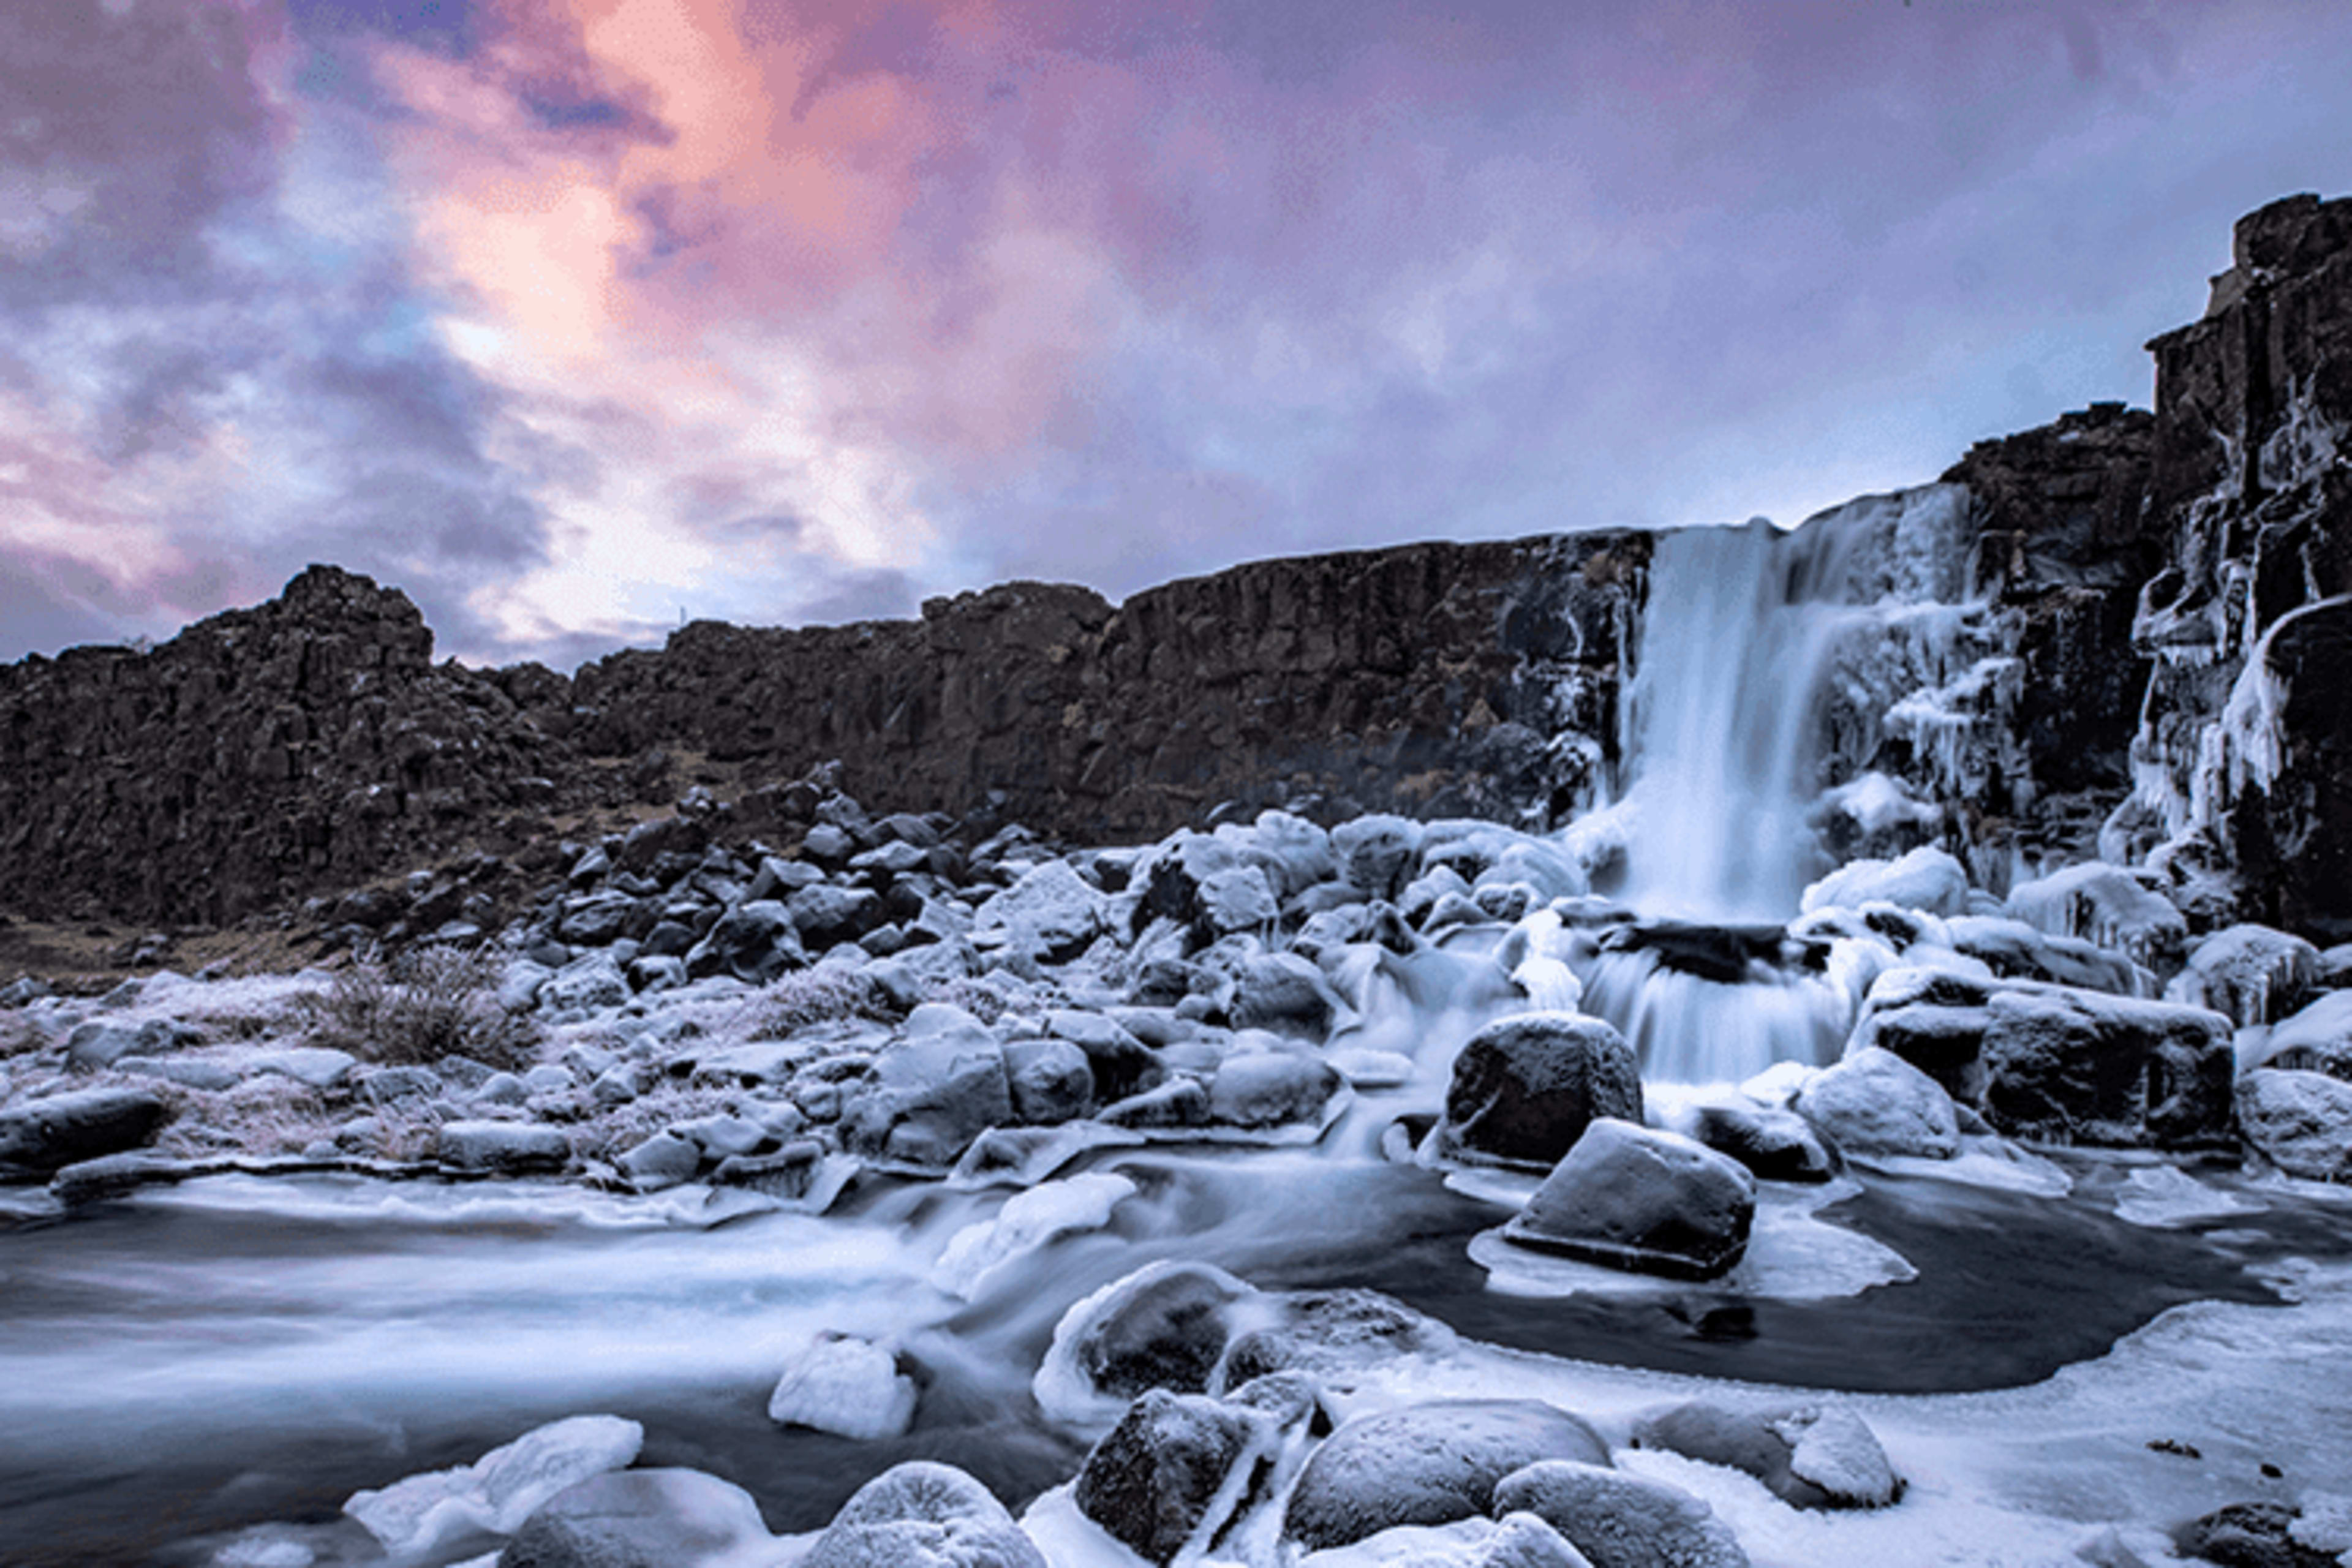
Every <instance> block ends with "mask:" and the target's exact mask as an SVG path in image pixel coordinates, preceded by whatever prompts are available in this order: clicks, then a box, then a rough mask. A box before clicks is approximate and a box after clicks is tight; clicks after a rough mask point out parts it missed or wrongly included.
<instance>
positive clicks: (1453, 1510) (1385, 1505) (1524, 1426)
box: [1283, 1399, 1609, 1552]
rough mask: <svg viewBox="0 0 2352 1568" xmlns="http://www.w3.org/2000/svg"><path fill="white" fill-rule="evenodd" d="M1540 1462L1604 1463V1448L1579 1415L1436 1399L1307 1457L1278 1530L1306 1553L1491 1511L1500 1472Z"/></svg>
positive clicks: (1362, 1424)
mask: <svg viewBox="0 0 2352 1568" xmlns="http://www.w3.org/2000/svg"><path fill="white" fill-rule="evenodd" d="M1546 1459H1574V1460H1579V1461H1580V1462H1582V1463H1585V1464H1591V1465H1601V1466H1606V1465H1607V1464H1608V1463H1609V1448H1608V1446H1607V1445H1606V1444H1604V1443H1602V1442H1601V1436H1600V1434H1599V1433H1597V1432H1595V1431H1593V1429H1592V1428H1591V1426H1588V1425H1587V1424H1586V1423H1585V1422H1584V1421H1582V1420H1580V1418H1578V1417H1577V1416H1574V1415H1570V1414H1569V1413H1568V1412H1567V1411H1565V1410H1561V1409H1559V1407H1558V1406H1556V1405H1546V1404H1544V1403H1542V1402H1541V1401H1540V1400H1534V1399H1440V1400H1432V1401H1430V1402H1429V1403H1427V1404H1424V1405H1407V1406H1405V1407H1404V1408H1402V1409H1401V1410H1391V1411H1386V1412H1384V1413H1382V1414H1381V1415H1366V1416H1360V1417H1359V1418H1357V1419H1356V1420H1353V1421H1350V1422H1349V1423H1348V1424H1347V1425H1346V1426H1342V1427H1340V1428H1339V1430H1338V1431H1336V1432H1334V1433H1332V1434H1331V1436H1329V1438H1328V1439H1327V1440H1326V1441H1325V1442H1324V1444H1323V1446H1322V1447H1319V1448H1318V1449H1316V1450H1315V1453H1314V1455H1313V1456H1312V1457H1311V1458H1308V1459H1307V1466H1306V1468H1304V1469H1303V1470H1301V1471H1300V1472H1299V1476H1298V1482H1297V1486H1295V1487H1293V1488H1292V1489H1291V1493H1290V1502H1289V1505H1288V1507H1287V1509H1286V1511H1285V1514H1284V1518H1283V1531H1284V1533H1285V1534H1286V1535H1287V1536H1288V1537H1289V1538H1290V1539H1291V1540H1292V1541H1294V1542H1297V1545H1298V1546H1299V1547H1300V1549H1302V1550H1304V1551H1307V1552H1316V1551H1322V1550H1327V1549H1328V1548H1331V1547H1338V1546H1347V1545H1350V1544H1352V1543H1354V1542H1359V1541H1361V1540H1364V1539H1365V1538H1366V1537H1368V1536H1371V1535H1376V1534H1378V1533H1379V1532H1380V1531H1383V1530H1389V1529H1393V1528H1394V1527H1396V1526H1398V1525H1440V1524H1450V1523H1452V1522H1453V1521H1456V1520H1463V1519H1473V1518H1475V1517H1478V1516H1479V1515H1482V1514H1486V1513H1489V1512H1491V1511H1492V1510H1493V1507H1494V1502H1495V1488H1496V1485H1497V1484H1498V1483H1499V1482H1500V1481H1501V1480H1502V1479H1503V1478H1504V1477H1506V1476H1508V1475H1511V1474H1513V1473H1515V1472H1517V1471H1519V1470H1523V1469H1525V1468H1527V1467H1528V1466H1529V1465H1533V1464H1538V1463H1540V1462H1541V1461H1543V1460H1546Z"/></svg>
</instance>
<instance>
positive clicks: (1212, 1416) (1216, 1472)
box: [1071, 1388, 1276, 1568]
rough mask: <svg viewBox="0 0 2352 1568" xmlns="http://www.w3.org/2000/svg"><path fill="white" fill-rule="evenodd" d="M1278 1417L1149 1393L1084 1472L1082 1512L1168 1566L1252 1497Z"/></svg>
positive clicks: (1076, 1491)
mask: <svg viewBox="0 0 2352 1568" xmlns="http://www.w3.org/2000/svg"><path fill="white" fill-rule="evenodd" d="M1275 1437H1276V1432H1275V1427H1274V1423H1272V1422H1271V1421H1269V1420H1267V1419H1265V1417H1264V1416H1262V1415H1258V1414H1257V1413H1256V1412H1255V1411H1251V1410H1248V1409H1244V1408H1236V1407H1234V1406H1231V1405H1221V1404H1219V1403H1218V1402H1217V1401H1216V1400H1213V1399H1209V1398H1204V1397H1203V1396H1202V1395H1200V1394H1171V1393H1169V1392H1168V1391H1167V1390H1166V1389H1162V1388H1154V1389H1149V1390H1147V1391H1145V1393H1144V1394H1142V1395H1140V1396H1139V1398H1138V1399H1137V1400H1136V1401H1135V1403H1134V1404H1132V1405H1129V1406H1128V1408H1127V1414H1126V1415H1122V1416H1120V1417H1119V1420H1118V1426H1113V1427H1112V1428H1111V1429H1110V1430H1109V1431H1108V1432H1107V1433H1105V1434H1104V1435H1103V1438H1102V1440H1101V1441H1100V1442H1098V1443H1097V1444H1096V1445H1095V1447H1094V1451H1093V1452H1091V1453H1090V1454H1088V1455H1087V1462H1086V1465H1085V1467H1084V1468H1081V1469H1080V1470H1079V1471H1078V1477H1077V1480H1076V1484H1075V1485H1074V1486H1073V1487H1072V1489H1071V1496H1072V1499H1073V1500H1075V1501H1076V1504H1077V1507H1078V1511H1079V1512H1080V1513H1083V1514H1085V1515H1086V1516H1087V1518H1088V1519H1090V1520H1093V1521H1095V1522H1096V1523H1097V1524H1098V1525H1100V1526H1102V1528H1103V1529H1104V1530H1105V1531H1108V1532H1109V1533H1110V1534H1111V1535H1112V1536H1113V1537H1114V1538H1115V1539H1117V1540H1118V1542H1120V1543H1121V1544H1123V1545H1125V1546H1126V1547H1127V1548H1128V1549H1129V1550H1130V1551H1132V1552H1135V1554H1136V1555H1137V1556H1139V1557H1141V1558H1143V1559H1144V1560H1145V1561H1146V1562H1150V1563H1159V1564H1160V1565H1161V1568H1166V1564H1168V1563H1171V1562H1173V1561H1174V1560H1175V1559H1176V1557H1177V1556H1178V1554H1180V1553H1181V1552H1184V1551H1185V1550H1186V1549H1187V1548H1188V1547H1192V1548H1194V1550H1195V1552H1197V1551H1198V1550H1200V1549H1202V1548H1205V1547H1206V1546H1207V1545H1208V1544H1209V1543H1210V1542H1211V1541H1212V1540H1213V1538H1214V1537H1215V1535H1216V1532H1217V1531H1218V1530H1219V1529H1220V1528H1221V1527H1222V1526H1223V1525H1224V1524H1225V1523H1226V1522H1227V1521H1229V1520H1231V1519H1232V1518H1233V1516H1234V1511H1235V1510H1237V1509H1238V1508H1239V1507H1240V1506H1241V1505H1242V1504H1243V1502H1244V1500H1245V1498H1246V1494H1247V1491H1248V1489H1249V1484H1250V1480H1251V1478H1252V1476H1253V1474H1254V1473H1255V1471H1256V1470H1257V1468H1258V1463H1257V1461H1259V1460H1260V1459H1261V1458H1267V1457H1270V1455H1271V1451H1272V1449H1273V1447H1274V1441H1275Z"/></svg>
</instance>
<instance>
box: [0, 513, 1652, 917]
mask: <svg viewBox="0 0 2352 1568" xmlns="http://www.w3.org/2000/svg"><path fill="white" fill-rule="evenodd" d="M1646 555H1647V541H1646V539H1644V538H1642V537H1639V536H1634V535H1627V534H1605V535H1589V536H1580V537H1574V538H1564V539H1552V538H1545V539H1534V540H1526V541H1520V542H1515V543H1512V542H1495V543H1480V544H1468V545H1451V544H1418V545H1410V546H1405V547H1402V548H1400V549H1395V550H1381V551H1367V552H1357V553H1351V554H1344V555H1329V556H1314V557H1305V558H1299V559H1295V560H1288V561H1267V562H1256V563H1251V564H1249V565H1246V566H1242V567H1237V568H1235V569H1234V570H1233V571H1231V572H1225V573H1221V574H1216V575H1214V576H1211V577H1204V578H1197V579H1192V580H1189V581H1184V582H1179V583H1171V584H1166V585H1165V586H1162V587H1160V588H1156V589H1152V590H1150V591H1149V592H1146V593H1143V594H1139V595H1136V596H1135V597H1134V598H1132V599H1130V600H1129V601H1128V602H1127V604H1125V605H1121V606H1118V607H1117V608H1113V607H1112V606H1111V605H1108V604H1107V603H1106V602H1105V601H1104V600H1103V599H1102V598H1101V597H1100V596H1098V595H1095V594H1093V593H1091V592H1089V591H1087V590H1086V589H1083V588H1076V587H1069V586H1056V585H1051V584H1034V583H1021V584H1005V585H1002V586H998V587H994V588H991V589H989V590H987V591H986V592H984V593H978V594H966V595H959V596H957V597H956V598H953V599H944V600H936V601H933V602H932V603H930V604H929V605H926V606H925V608H924V613H923V616H922V618H921V619H920V620H919V621H901V622H873V623H867V624H864V625H859V626H830V627H813V628H806V629H800V630H773V629H761V628H746V627H737V626H720V625H716V624H711V623H700V624H697V625H695V626H688V627H686V628H684V629H682V630H681V631H679V632H678V633H677V634H676V635H675V636H673V637H671V638H670V639H669V642H668V645H667V647H664V648H662V649H661V650H659V651H657V652H652V651H639V652H628V653H621V654H615V655H614V656H612V657H610V658H605V659H604V660H602V661H600V662H598V663H596V664H593V665H589V666H587V667H584V668H582V669H581V670H580V672H579V673H578V675H577V676H576V678H574V679H565V678H563V677H562V676H560V675H557V674H555V673H553V672H551V671H549V670H545V669H542V668H538V667H535V666H522V667H518V668H512V669H506V670H498V671H490V672H478V671H472V670H467V669H465V668H461V667H459V666H457V665H455V664H443V665H440V666H437V667H436V666H435V665H434V664H433V663H432V658H431V655H432V634H431V633H430V632H429V631H428V630H427V629H426V628H425V626H424V624H423V621H422V619H421V617H420V616H418V614H417V611H416V609H415V605H412V604H410V602H409V601H408V600H407V598H406V597H405V596H404V595H401V594H399V593H397V592H394V591H390V590H386V589H382V588H379V587H377V586H376V585H375V584H373V583H371V582H369V581H368V580H367V579H365V578H362V577H356V576H352V575H351V574H346V573H342V572H339V571H336V570H334V569H332V568H329V567H314V568H312V569H311V570H310V571H309V572H306V573H305V574H303V575H301V576H300V577H298V578H296V579H295V580H294V582H292V583H291V584H289V585H288V587H287V590H286V593H285V595H283V596H282V597H280V598H278V599H277V600H275V601H272V602H271V603H269V604H267V605H261V606H258V607H257V608H255V609H251V610H242V611H236V612H232V613H230V614H228V615H224V616H215V617H213V618H212V619H210V620H207V621H204V622H202V623H200V624H198V625H196V626H191V627H190V628H188V630H186V631H185V632H184V633H182V634H181V635H180V636H179V637H175V638H173V640H172V641H171V642H169V643H167V644H165V645H163V647H159V648H157V649H155V650H153V651H152V652H151V653H141V652H136V651H133V650H131V649H128V648H77V649H73V650H71V651H69V652H68V653H67V654H66V655H65V656H63V657H62V658H58V659H56V660H49V659H40V658H35V659H28V660H26V661H24V662H23V663H21V664H18V665H16V666H13V667H9V668H6V669H5V670H0V850H5V855H0V905H5V906H6V907H11V908H14V909H16V910H22V911H26V912H31V913H40V914H79V913H89V914H110V915H115V916H121V917H128V918H133V919H138V920H141V921H149V922H166V921H174V922H218V921H226V920H232V919H236V918H237V917H239V916H242V915H245V914H247V913H250V912H252V911H254V910H261V909H266V908H269V907H272V906H273V905H277V904H281V903H284V902H286V901H288V900H290V899H292V898H294V897H295V896H297V895H299V894H302V893H306V892H311V891H316V890H320V889H335V888H341V887H347V886H350V885H352V884H354V883H357V882H360V881H362V880H365V879H369V878H372V877H375V876H378V875H380V874H382V873H384V872H386V871H396V870H403V869H405V868H408V867H409V866H412V865H415V864H417V863H419V862H420V861H423V860H427V859H437V858H446V857H447V856H449V855H450V854H452V853H454V852H456V851H458V850H460V849H468V848H474V849H478V848H489V849H501V848H505V847H511V846H513V845H516V844H520V843H522V842H526V841H529V840H530V839H531V838H533V837H544V836H546V835H547V834H548V833H550V832H551V827H550V825H549V823H548V821H547V814H548V813H550V812H553V811H558V810H562V809H571V808H578V807H580V806H583V805H594V804H609V803H611V802H613V801H614V800H616V799H620V798H623V797H625V796H626V795H629V794H630V793H632V792H633V791H635V790H636V789H637V788H638V786H640V785H646V786H648V787H651V788H653V789H655V790H656V791H659V790H660V789H661V788H663V787H664V786H665V785H667V784H669V783H671V782H672V781H671V780H670V779H669V776H668V774H667V773H666V771H665V770H663V769H662V768H661V767H659V766H658V765H655V766H652V767H650V768H642V769H633V768H631V767H629V766H626V765H623V766H614V765H611V764H615V763H620V764H627V763H631V762H633V761H635V760H642V759H646V758H648V757H650V756H651V755H652V754H653V753H656V752H660V751H662V750H663V749H665V748H667V749H677V750H684V751H688V752H698V753H701V754H703V755H706V756H709V757H710V758H713V759H716V760H718V761H720V762H724V763H735V764H740V767H739V770H738V771H739V772H740V773H744V774H746V775H748V776H751V777H754V778H756V777H759V776H761V775H765V776H768V777H774V778H790V777H793V776H797V775H798V774H799V773H803V772H804V771H806V770H807V769H808V768H810V767H811V766H813V765H814V764H815V763H820V762H823V761H826V760H833V759H837V760H839V761H840V762H841V763H843V770H842V774H841V777H842V779H843V782H844V783H845V784H846V785H847V786H848V787H851V788H853V789H855V790H856V791H857V792H859V793H860V794H861V795H864V796H865V797H866V798H868V799H871V800H874V801H876V802H877V803H884V804H887V805H890V806H893V807H898V808H905V809H913V810H943V811H946V812H949V813H950V814H952V815H956V816H972V815H976V816H981V817H982V818H990V817H993V818H1001V819H1006V820H1020V821H1023V822H1025V823H1028V824H1030V825H1031V826H1035V827H1038V828H1040V829H1042V830H1045V831H1048V832H1052V833H1055V834H1059V835H1063V836H1066V837H1083V838H1092V839H1097V840H1109V839H1117V838H1120V837H1149V836H1152V835H1157V834H1159V833H1162V832H1165V831H1166V830H1168V829H1169V828H1171V827H1172V826H1178V825H1180V824H1182V823H1185V822H1190V821H1192V820H1194V819H1195V818H1197V817H1198V816H1201V815H1202V814H1203V813H1205V812H1206V811H1208V810H1210V809H1211V808H1213V806H1215V805H1218V804H1220V803H1223V802H1226V801H1232V802H1234V803H1236V804H1238V805H1260V804H1265V803H1268V802H1271V801H1275V800H1283V799H1296V798H1298V797H1301V796H1306V795H1321V796H1323V797H1325V799H1326V801H1327V802H1328V805H1329V808H1330V809H1331V810H1332V811H1334V812H1339V811H1360V810H1375V809H1399V810H1405V811H1411V812H1416V813H1419V814H1423V815H1426V814H1430V813H1436V812H1453V813H1474V814H1475V813H1485V814H1490V815H1498V816H1514V817H1526V818H1528V820H1532V821H1534V822H1536V823H1538V825H1544V824H1548V823H1549V822H1550V821H1551V820H1553V819H1554V818H1555V817H1558V816H1563V815H1564V814H1565V813H1567V812H1568V811H1570V810H1571V809H1573V808H1574V807H1575V806H1576V805H1580V804H1583V803H1584V802H1586V801H1587V800H1589V798H1590V796H1591V791H1592V790H1593V788H1594V787H1595V786H1596V784H1598V783H1599V779H1600V774H1601V770H1602V769H1603V768H1605V766H1606V765H1607V763H1608V761H1609V759H1610V756H1611V754H1612V748H1613V746H1614V744H1615V739H1614V724H1613V722H1612V716H1613V713H1614V710H1615V703H1616V690H1617V681H1618V677H1619V672H1620V669H1621V666H1622V658H1623V651H1624V646H1625V638H1626V637H1627V635H1628V632H1629V629H1630V627H1631V626H1632V625H1633V617H1634V616H1635V614H1636V613H1637V609H1638V600H1639V594H1640V591H1641V584H1642V567H1643V562H1644V560H1645V559H1646ZM640 775H641V776H640ZM673 793H674V792H673Z"/></svg>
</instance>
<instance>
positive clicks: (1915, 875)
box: [1798, 845, 1969, 915]
mask: <svg viewBox="0 0 2352 1568" xmlns="http://www.w3.org/2000/svg"><path fill="white" fill-rule="evenodd" d="M1868 903H1886V904H1893V905H1894V906H1895V908H1896V909H1898V910H1918V911H1920V912H1921V913H1924V914H1931V915H1964V914H1967V913H1968V912H1969V874H1968V872H1967V871H1966V870H1965V869H1964V868H1962V867H1961V865H1960V863H1959V862H1958V860H1955V859H1954V858H1952V857H1951V856H1950V855H1948V854H1947V853H1945V852H1944V851H1943V850H1941V849H1937V848H1932V847H1928V846H1927V845H1922V846H1920V847H1918V848H1916V849H1914V850H1912V851H1910V852H1909V853H1908V854H1906V855H1904V856H1902V857H1901V858H1897V859H1894V860H1855V861H1852V862H1850V863H1849V864H1847V865H1844V866H1842V867H1840V868H1838V869H1836V870H1834V871H1832V872H1831V873H1830V874H1829V875H1828V876H1826V877H1824V878H1822V879H1821V880H1820V881H1818V882H1815V883H1814V884H1813V885H1812V886H1811V887H1810V888H1807V889H1805V891H1804V896H1803V897H1802V898H1801V900H1799V901H1798V907H1799V908H1800V909H1801V910H1803V911H1804V912H1805V913H1807V914H1811V912H1812V911H1813V910H1818V909H1823V908H1828V907H1835V908H1839V909H1848V910H1854V909H1860V908H1861V907H1862V906H1863V905H1864V904H1868Z"/></svg>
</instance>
